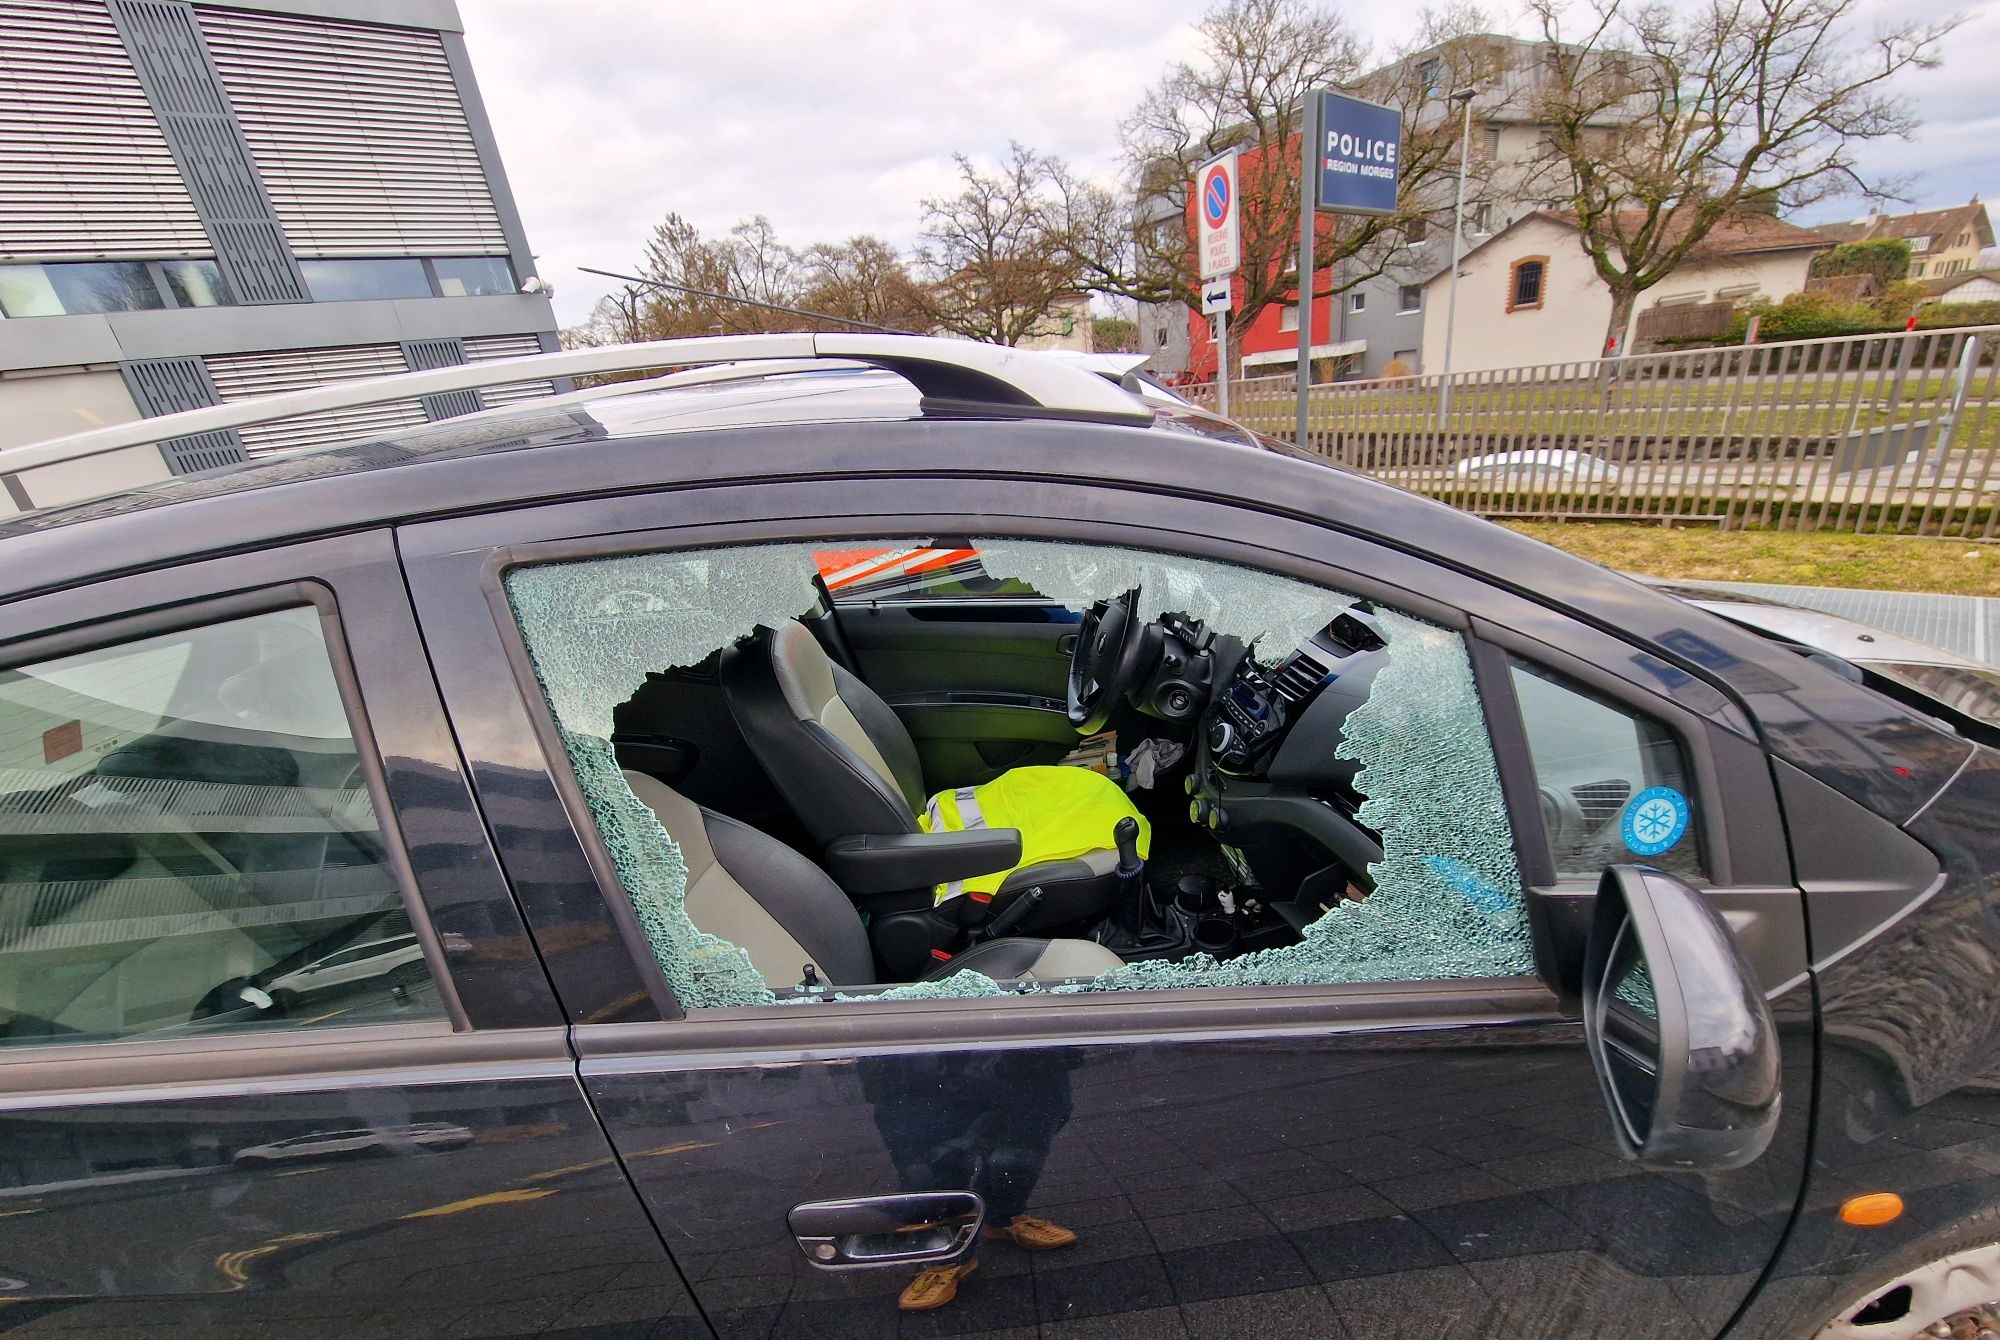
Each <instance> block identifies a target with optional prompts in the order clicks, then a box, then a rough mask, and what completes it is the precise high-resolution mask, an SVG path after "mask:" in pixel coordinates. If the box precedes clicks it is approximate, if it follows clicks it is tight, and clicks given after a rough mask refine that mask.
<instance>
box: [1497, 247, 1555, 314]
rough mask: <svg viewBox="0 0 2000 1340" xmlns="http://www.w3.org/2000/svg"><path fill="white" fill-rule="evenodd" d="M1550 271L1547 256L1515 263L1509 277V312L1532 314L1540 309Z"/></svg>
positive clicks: (1528, 258)
mask: <svg viewBox="0 0 2000 1340" xmlns="http://www.w3.org/2000/svg"><path fill="white" fill-rule="evenodd" d="M1548 271H1549V258H1548V257H1547V256H1523V257H1522V258H1521V259H1520V260H1518V261H1515V262H1514V267H1513V269H1512V271H1511V272H1510V273H1509V274H1508V276H1507V310H1508V311H1510V312H1530V311H1533V310H1535V309H1536V308H1538V307H1540V306H1541V305H1542V293H1543V290H1544V289H1545V288H1546V287H1547V281H1548Z"/></svg>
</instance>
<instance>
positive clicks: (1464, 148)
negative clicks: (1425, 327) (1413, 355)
mask: <svg viewBox="0 0 2000 1340" xmlns="http://www.w3.org/2000/svg"><path fill="white" fill-rule="evenodd" d="M1472 92H1473V91H1472V90H1471V89H1469V88H1462V89H1459V90H1458V91H1457V92H1455V93H1453V94H1451V95H1450V100H1451V101H1452V102H1455V103H1457V104H1459V106H1460V107H1462V108H1464V109H1465V131H1464V133H1463V135H1462V136H1461V137H1460V139H1459V145H1458V200H1457V202H1456V203H1454V204H1453V205H1452V207H1451V278H1450V279H1448V280H1446V281H1445V299H1444V367H1443V369H1442V372H1443V376H1444V380H1443V381H1441V382H1439V383H1438V430H1439V431H1440V432H1442V431H1443V430H1444V426H1445V424H1446V422H1447V421H1448V417H1449V415H1450V414H1451V336H1452V327H1453V326H1454V325H1456V324H1457V322H1458V258H1459V254H1460V252H1459V249H1460V248H1461V247H1462V246H1463V245H1464V243H1465V166H1466V161H1467V160H1468V159H1470V158H1471V157H1472Z"/></svg>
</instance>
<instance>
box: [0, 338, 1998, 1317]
mask: <svg viewBox="0 0 2000 1340" xmlns="http://www.w3.org/2000/svg"><path fill="white" fill-rule="evenodd" d="M773 360H775V361H773ZM712 364H727V366H723V367H720V368H716V367H710V366H707V365H712ZM696 365H700V366H699V367H698V368H697V370H695V371H671V369H678V368H688V367H696ZM640 369H649V370H652V371H654V372H660V371H662V370H667V371H666V375H661V376H657V377H655V378H654V379H653V380H649V381H640V382H632V383H620V384H615V385H608V386H598V387H595V388H592V389H586V390H581V391H577V390H560V393H557V394H552V395H547V396H542V397H538V398H529V399H520V398H518V397H517V396H514V395H510V396H508V397H506V399H508V400H509V401H510V403H508V404H506V405H504V406H502V407H497V408H490V409H483V410H480V411H479V412H477V413H474V414H471V415H466V416H463V417H458V418H450V419H445V420H442V421H439V422H435V423H432V424H429V425H428V426H425V427H422V428H417V429H410V430H407V431H401V432H400V433H399V435H397V436H394V437H390V438H383V439H377V440H370V441H365V442H358V443H353V444H350V445H345V446H339V447H335V448H331V449H327V450H320V451H315V452H308V453H303V454H291V455H277V456H272V457H269V458H265V459H253V460H251V461H248V462H247V463H245V464H242V465H239V466H234V467H228V468H225V469H222V470H218V471H214V472H211V473H208V474H205V475H198V476H190V477H185V478H181V479H177V480H174V481H172V482H170V483H167V484H162V485H149V486H145V487H140V488H136V489H132V490H130V491H127V492H123V493H118V494H114V495H112V496H108V497H102V498H97V499H94V500H90V501H84V502H77V503H72V504H67V505H63V506H58V507H52V508H45V509H42V510H28V511H17V512H16V513H15V514H13V515H10V516H6V517H4V518H0V1332H5V1333H8V1334H10V1335H11V1334H20V1335H23V1336H41V1335H49V1336H56V1335H60V1336H64V1337H81V1336H121V1337H123V1336H154V1335H167V1334H189V1335H202V1336H213V1337H236V1336H241V1337H253V1336H254V1337H260V1338H265V1337H292V1336H297V1337H308V1336H310V1337H314V1338H315V1340H319V1338H320V1337H329V1336H343V1337H349V1336H352V1337H365V1336H394V1337H433V1336H434V1337H447V1336H454V1337H456V1336H464V1337H502V1336H530V1335H533V1336H550V1337H585V1336H589V1337H614V1336H621V1337H622V1336H661V1337H680V1336H687V1337H694V1336H701V1337H709V1336H717V1337H727V1338H728V1340H741V1338H747V1337H758V1338H759V1340H762V1338H763V1337H793V1336H798V1337H831V1336H857V1337H859V1336H870V1337H872V1336H881V1335H891V1334H896V1335H926V1336H928V1335H989V1336H1008V1337H1020V1336H1038V1335H1039V1336H1049V1337H1056V1336H1063V1337H1070V1336H1114V1335H1115V1336H1132V1337H1169V1336H1187V1337H1224V1336H1244V1337H1259V1338H1260V1340H1278V1338H1279V1337H1293V1336H1297V1337H1307V1336H1311V1337H1324V1336H1352V1337H1356V1340H1361V1338H1362V1337H1367V1338H1368V1340H1378V1338H1385V1337H1391V1336H1395V1337H1412V1338H1414V1337H1423V1338H1424V1340H1432V1338H1433V1337H1440V1336H1465V1337H1474V1336H1477V1337H1508V1338H1509V1340H1528V1338H1531V1337H1558V1336H1560V1337H1578V1336H1620V1337H1624V1336H1662V1337H1666V1336H1673V1337H1714V1336H1722V1335H1727V1336H1730V1337H1732V1338H1735V1337H1741V1338H1743V1340H1758V1338H1762V1337H1773V1338H1782V1340H1791V1338H1794V1337H1797V1338H1799V1340H1804V1338H1806V1337H1815V1336H1824V1337H1872V1336H1882V1337H1895V1340H1909V1338H1910V1337H1914V1336H1917V1335H1930V1334H1937V1335H1943V1334H1947V1333H1949V1334H1954V1335H1960V1334H1962V1335H1974V1334H1977V1333H1979V1328H1980V1327H1981V1326H1987V1325H1995V1326H2000V1321H1997V1320H1996V1314H1995V1313H1994V1312H1993V1311H1992V1310H1991V1308H1992V1306H1993V1305H1994V1304H1995V1302H1996V1300H2000V1083H1996V1080H2000V1070H1996V1065H1997V1064H2000V1055H1996V1045H1997V1044H2000V915H1997V914H1996V908H1995V902H1994V900H1995V894H1996V888H1995V883H1996V879H2000V738H1996V736H1995V732H1994V730H1993V728H1992V727H1991V726H1990V724H1988V723H1986V722H1985V721H1983V720H1982V719H1979V718H1977V717H1971V716H1967V715H1965V714H1963V713H1961V712H1958V711H1956V710H1955V709H1954V708H1952V707H1951V706H1950V705H1949V704H1946V703H1942V702H1938V701H1934V700H1931V699H1929V698H1926V697H1925V696H1924V695H1923V694H1922V693H1920V692H1918V691H1917V690H1915V689H1913V688H1912V687H1910V686H1909V685H1908V684H1906V683H1902V682H1900V681H1889V680H1882V679H1879V678H1876V677H1875V676H1874V674H1873V673H1872V672H1870V671H1868V670H1866V669H1862V668H1856V667H1854V666H1852V665H1848V664H1846V663H1843V662H1840V661H1838V660H1837V659H1835V658H1833V657H1831V656H1829V655H1826V654H1824V653H1821V652H1808V651H1805V650H1804V649H1801V648H1798V647H1795V646H1793V645H1790V644H1786V643H1783V642H1779V641H1774V640H1771V639H1769V638H1767V637H1764V636H1761V635H1759V634H1757V633H1756V632H1754V631H1752V630H1750V629H1746V628H1744V627H1739V626H1738V625H1736V624H1733V623H1731V622H1729V621H1727V620H1725V619H1723V618H1719V617H1717V616H1715V615H1713V614H1710V613H1707V612H1705V611H1703V610H1701V609H1698V608H1695V607H1694V606H1692V605H1689V604H1687V603H1684V602H1682V601H1680V600H1678V599H1675V598H1673V597H1671V596H1669V595H1665V594H1662V593H1659V592H1656V591H1652V590H1649V589H1647V588H1645V587H1643V586H1640V585H1638V584H1635V583H1633V582H1630V581H1627V580H1625V579H1623V578H1621V577H1619V576H1617V575H1615V574H1612V573H1610V572H1607V571H1605V570H1603V569H1600V568H1597V567H1595V566H1593V565H1591V564H1588V563H1585V562H1582V561H1580V560H1578V559H1575V558H1571V557H1568V556H1566V555H1563V554H1560V553H1557V552H1554V551H1552V550H1549V549H1547V548H1544V547H1542V546H1540V545H1537V544H1535V543H1532V542H1530V541H1528V540H1525V539H1523V538H1520V537H1518V536H1516V535H1513V534H1511V533H1509V532H1507V531H1504V530H1502V529H1500V528H1498V527H1495V526H1492V525H1490V524H1487V523H1486V522H1483V521H1480V520H1478V519H1475V518H1472V517H1469V516H1466V515H1463V514H1460V513H1457V512H1454V511H1451V510H1449V509H1447V508H1444V507H1441V506H1439V505H1437V504H1434V503H1431V502H1429V501H1426V500H1423V499H1420V498H1417V497H1414V496H1412V495H1409V494H1406V493H1403V492H1400V491H1398V490H1396V489H1394V488H1391V487H1388V486H1386V485H1383V484H1380V483H1376V482H1373V481H1371V480H1369V479H1366V478H1364V477H1360V476H1357V475H1353V474H1350V473H1347V472H1344V471H1341V470H1338V469H1333V468H1330V467H1328V466H1326V465H1325V464H1324V463H1321V462H1317V461H1314V460H1312V459H1311V458H1309V457H1304V456H1301V455H1298V454H1295V453H1293V452H1291V451H1289V450H1288V449H1285V448H1282V447H1280V446H1278V445H1277V444H1274V443H1268V442H1263V441H1259V440H1258V439H1256V438H1254V437H1253V436H1252V435H1249V434H1246V433H1244V432H1243V431H1242V430H1241V429H1238V428H1236V427H1234V426H1233V425H1229V424H1227V423H1223V422H1221V421H1217V420H1212V419H1209V418H1207V417H1206V416H1204V415H1203V414H1202V413H1201V412H1200V411H1197V410H1194V409H1192V408H1191V407H1187V406H1173V407H1170V409H1169V412H1167V413H1164V414H1162V413H1159V412H1157V411H1156V409H1155V408H1154V407H1153V406H1151V405H1149V404H1148V403H1146V402H1143V401H1141V400H1140V399H1138V398H1136V397H1134V396H1132V395H1129V394H1128V393H1126V392H1125V391H1123V390H1120V389H1119V388H1118V387H1117V386H1116V385H1114V384H1112V383H1110V382H1107V381H1104V380H1100V379H1099V378H1097V377H1095V376H1093V375H1092V374H1091V373H1089V372H1087V371H1083V370H1081V369H1079V368H1077V367H1074V366H1071V365H1066V364H1063V363H1061V362H1059V361H1057V360H1051V359H1045V358H1041V357H1038V356H1036V355H1032V354H1021V353H1016V352H1014V351H1010V350H997V349H991V348H987V347H984V346H978V345H972V344H968V343H964V342H956V341H936V340H923V339H915V338H899V337H880V336H853V337H848V336H825V335H822V336H811V335H798V336H767V337H748V338H746V339H738V340H698V341H687V342H676V343H669V344H663V345H656V346H650V347H641V348H634V349H610V350H588V351H578V352H574V353H569V354H558V355H549V356H545V357H543V358H541V359H530V360H520V361H517V362H514V363H508V364H488V365H481V366H479V367H477V368H463V367H461V368H447V369H443V370H441V371H436V372H425V373H415V374H411V375H409V376H407V377H401V378H393V379H389V380H387V381H384V382H380V383H371V384H368V385H362V386H355V385H349V386H341V387H333V388H328V389H323V390H319V391H314V392H310V393H306V394H304V395H302V396H297V397H290V398H286V399H284V400H282V401H279V402H262V403H258V402H253V403H251V404H249V405H238V406H225V407H221V408H216V409H208V410H199V411H195V412H193V413H191V414H186V415H180V416H175V417H174V418H171V419H163V420H151V421H146V422H142V423H140V424H135V425H125V426H122V427H117V428H112V429H105V430H100V431H99V432H97V433H93V434H90V435H86V436H84V437H80V438H76V439H71V440H68V441H66V442H64V443H58V444H50V445H47V446H37V447H26V448H18V449H15V450H14V451H10V452H9V453H7V454H6V455H5V456H0V482H4V478H5V476H6V475H7V472H8V471H10V470H11V471H15V472H17V473H20V474H22V475H23V477H25V472H28V471H30V470H35V469H44V468H47V467H49V466H51V465H55V464H63V465H65V468H68V467H69V466H73V465H76V464H78V463H87V462H90V461H93V460H109V459H112V458H113V457H115V456H116V454H117V453H120V452H131V451H134V450H145V449H150V444H152V443H155V442H157V441H159V440H161V439H168V438H172V439H182V438H187V437H192V436H193V435H196V434H218V435H227V434H234V433H236V432H238V430H240V429H243V428H245V427H249V426H252V425H254V424H256V423H258V422H261V421H266V420H269V419H272V418H275V417H277V416H282V415H287V414H295V413H306V412H325V411H333V410H338V409H342V408H354V407H357V406H360V405H362V404H364V403H374V402H386V401H390V400H397V399H402V400H407V399H412V398H415V397H419V396H423V397H429V399H428V400H427V401H426V402H425V403H426V404H429V405H431V406H433V407H434V408H436V409H438V411H439V412H444V411H445V410H464V409H466V408H468V407H469V406H470V405H471V404H472V403H473V401H474V398H475V397H476V394H477V387H478V386H479V385H480V384H482V383H485V384H500V383H509V384H519V383H522V382H525V381H532V380H536V379H547V378H566V377H569V376H572V375H584V374H598V373H613V372H630V371H635V370H640ZM550 389H552V390H556V389H558V388H557V387H556V386H555V385H553V384H552V385H551V387H550ZM21 492H22V491H21V490H19V489H15V490H13V492H12V494H11V495H9V496H20V495H21ZM1940 1328H1942V1329H1940ZM1954 1328H1956V1329H1954Z"/></svg>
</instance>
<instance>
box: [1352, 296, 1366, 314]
mask: <svg viewBox="0 0 2000 1340" xmlns="http://www.w3.org/2000/svg"><path fill="white" fill-rule="evenodd" d="M1347 310H1348V311H1350V312H1365V311H1367V310H1368V295H1367V294H1366V293H1350V294H1348V295H1347Z"/></svg>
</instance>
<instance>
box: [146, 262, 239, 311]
mask: <svg viewBox="0 0 2000 1340" xmlns="http://www.w3.org/2000/svg"><path fill="white" fill-rule="evenodd" d="M160 274H161V276H162V277H164V278H165V279H166V281H167V292H168V293H169V294H171V295H172V297H173V300H174V306H176V307H225V306H227V305H228V304H229V290H228V289H226V288H224V287H223V284H222V269H221V267H220V266H218V265H217V264H216V263H215V262H214V261H161V262H160Z"/></svg>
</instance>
